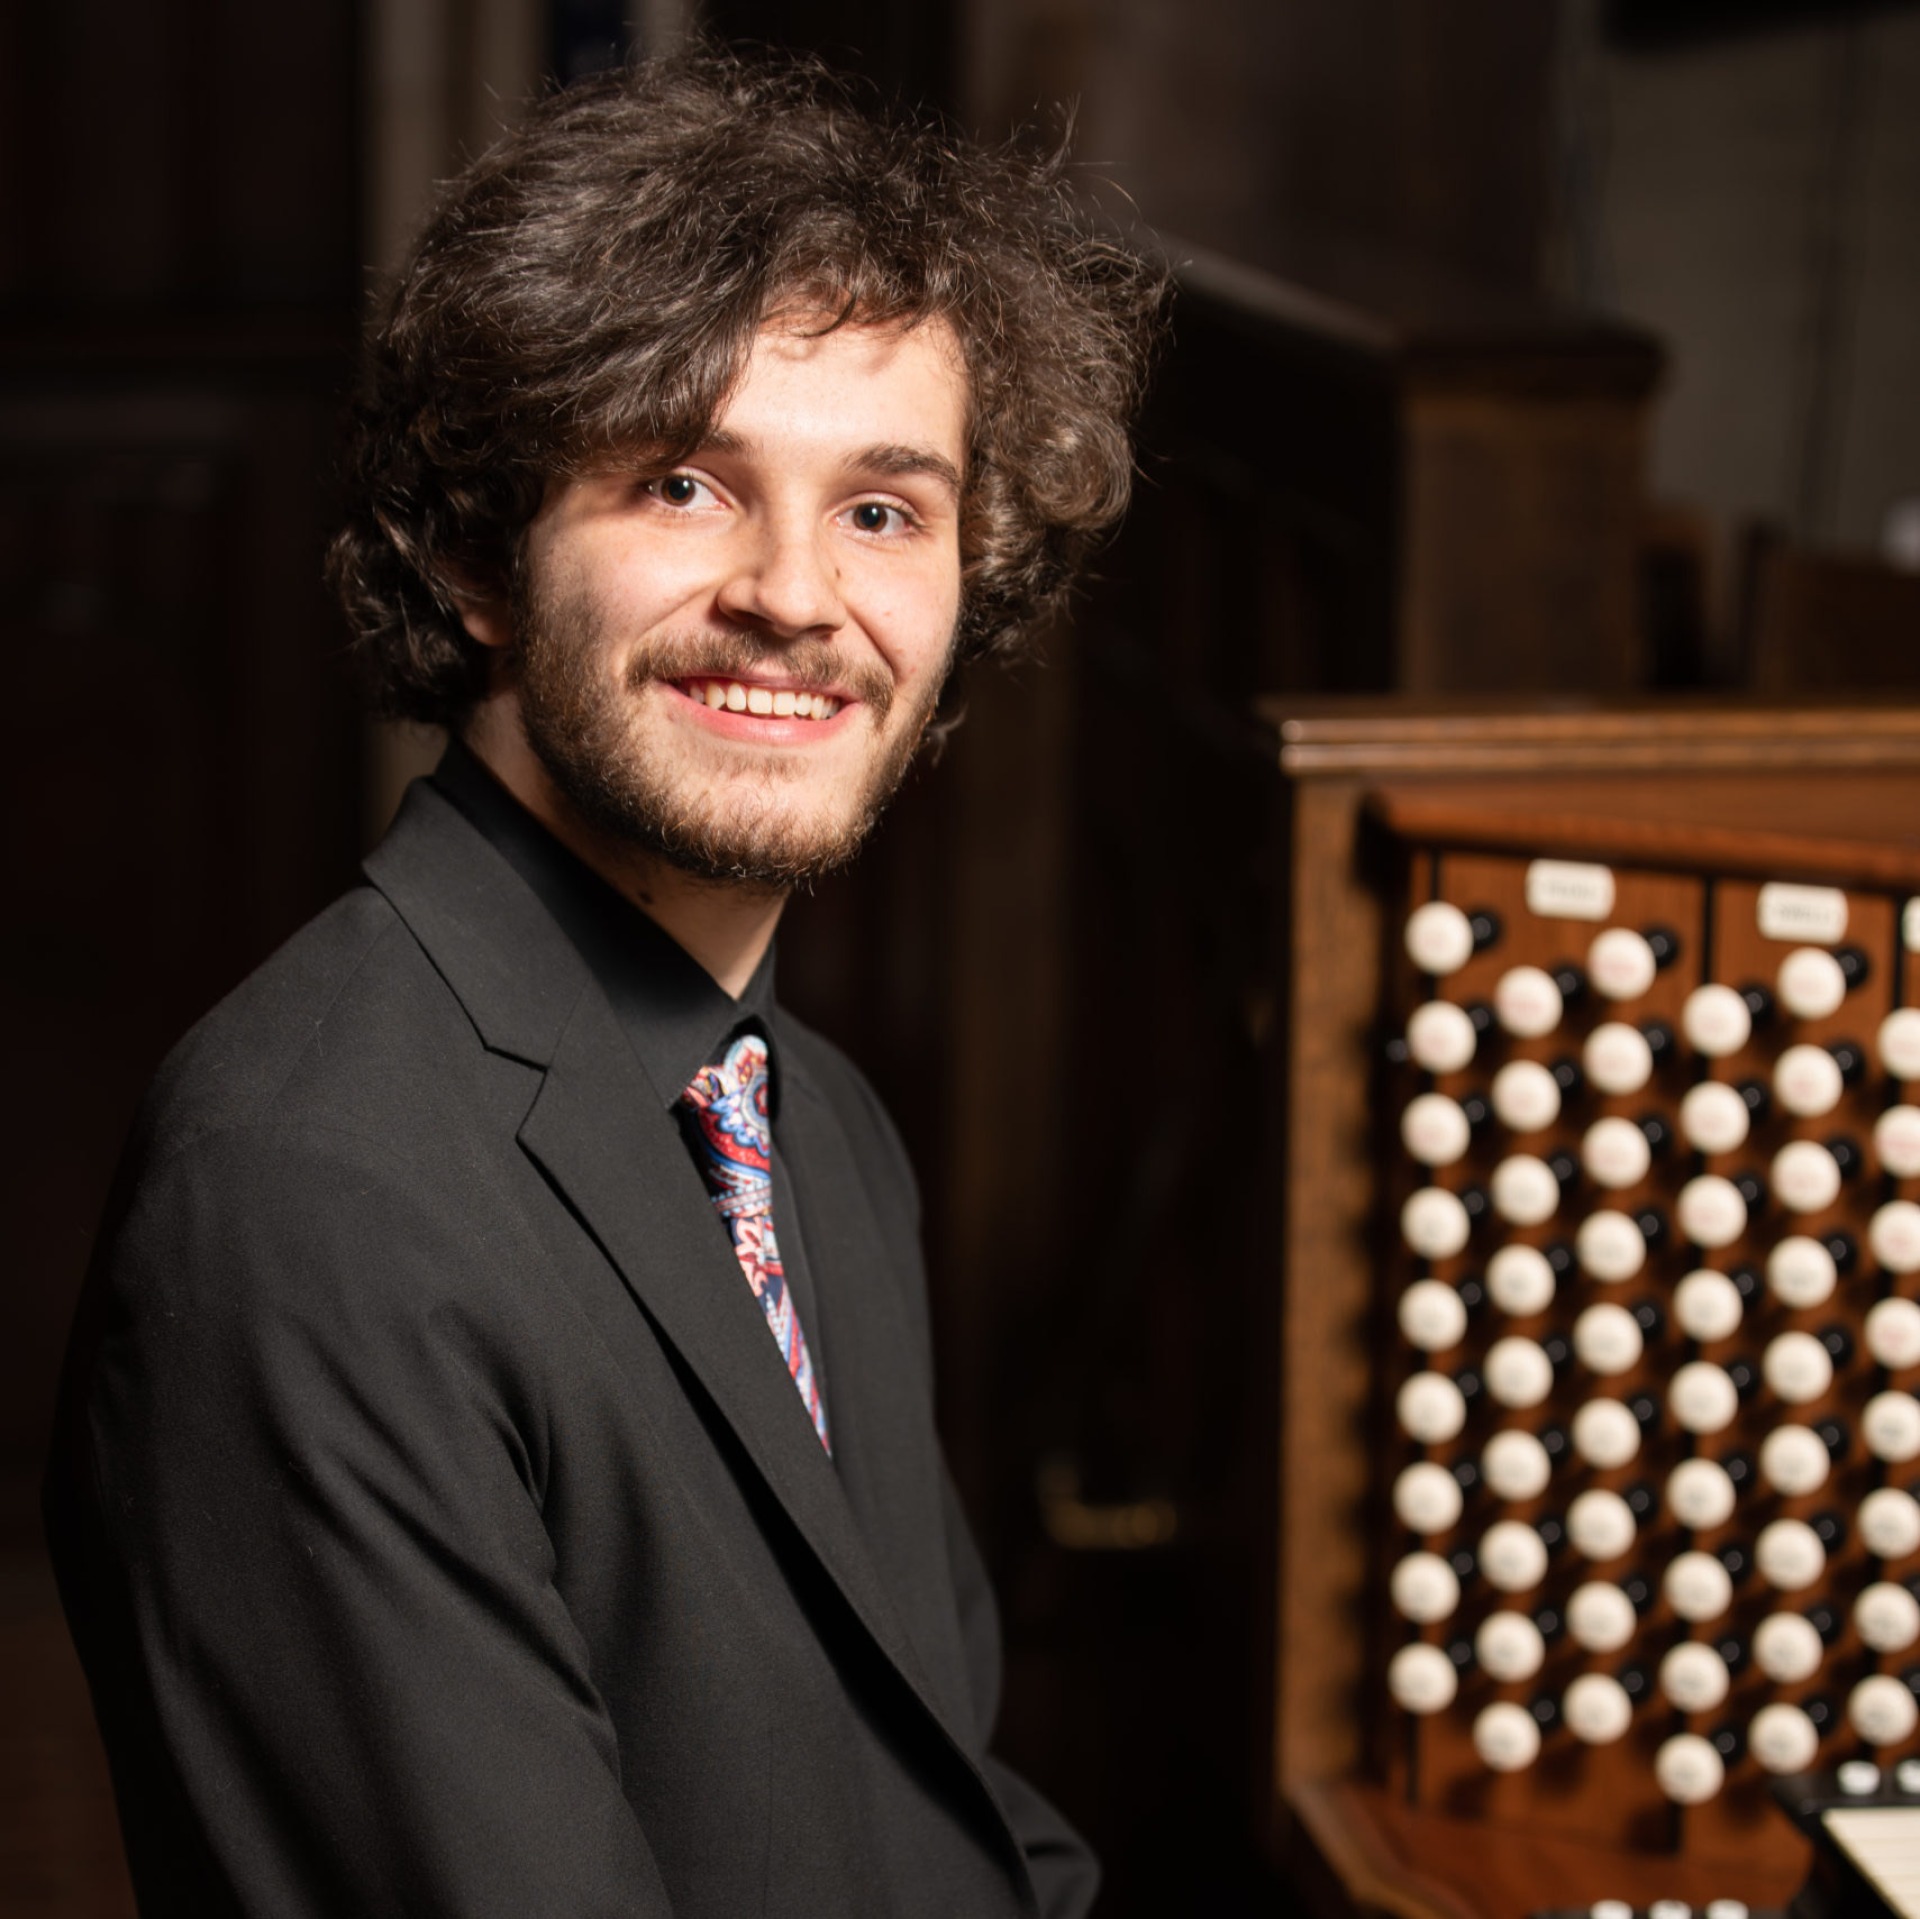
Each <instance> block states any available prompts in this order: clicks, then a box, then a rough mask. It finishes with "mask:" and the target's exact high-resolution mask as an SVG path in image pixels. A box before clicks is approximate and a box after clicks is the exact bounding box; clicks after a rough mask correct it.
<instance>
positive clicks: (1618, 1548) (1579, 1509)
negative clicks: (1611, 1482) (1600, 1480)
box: [1567, 1486, 1640, 1562]
mask: <svg viewBox="0 0 1920 1919" xmlns="http://www.w3.org/2000/svg"><path fill="white" fill-rule="evenodd" d="M1639 1530H1640V1528H1639V1524H1638V1522H1637V1521H1636V1520H1635V1519H1634V1516H1633V1508H1632V1507H1631V1506H1629V1505H1628V1504H1627V1502H1626V1501H1625V1500H1624V1499H1622V1498H1621V1497H1620V1495H1619V1494H1618V1493H1616V1492H1609V1491H1608V1490H1607V1489H1606V1488H1605V1487H1604V1486H1590V1487H1589V1488H1588V1489H1587V1490H1586V1491H1585V1492H1583V1493H1582V1494H1581V1495H1580V1496H1579V1497H1578V1498H1577V1499H1575V1500H1574V1502H1573V1503H1572V1505H1570V1506H1569V1507H1568V1508H1567V1537H1568V1538H1569V1539H1570V1540H1571V1541H1572V1542H1573V1548H1574V1551H1576V1552H1578V1553H1582V1554H1584V1555H1585V1556H1586V1557H1587V1558H1588V1559H1591V1560H1594V1561H1596V1562H1601V1561H1605V1560H1609V1559H1618V1558H1619V1557H1620V1555H1621V1554H1622V1553H1624V1552H1628V1551H1631V1550H1632V1547H1633V1542H1634V1539H1635V1537H1636V1535H1637V1534H1638V1533H1639Z"/></svg>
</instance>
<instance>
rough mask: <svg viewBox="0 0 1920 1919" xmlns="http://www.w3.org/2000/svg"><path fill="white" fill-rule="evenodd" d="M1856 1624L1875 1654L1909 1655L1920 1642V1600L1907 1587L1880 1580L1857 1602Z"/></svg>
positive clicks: (1862, 1637)
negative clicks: (1910, 1647)
mask: <svg viewBox="0 0 1920 1919" xmlns="http://www.w3.org/2000/svg"><path fill="white" fill-rule="evenodd" d="M1853 1623H1854V1625H1855V1626H1856V1627H1858V1628H1859V1632H1860V1637H1861V1639H1862V1640H1864V1641H1865V1643H1866V1645H1867V1646H1868V1648H1869V1649H1870V1650H1871V1651H1873V1652H1877V1653H1896V1652H1905V1651H1906V1650H1907V1648H1908V1647H1909V1646H1911V1645H1912V1644H1913V1642H1914V1641H1915V1640H1916V1639H1920V1600H1916V1599H1915V1598H1914V1596H1913V1594H1912V1593H1910V1592H1908V1590H1907V1589H1906V1587H1904V1586H1896V1585H1894V1584H1893V1582H1892V1581H1891V1580H1886V1579H1876V1580H1875V1581H1874V1582H1873V1584H1872V1585H1871V1586H1868V1587H1867V1588H1865V1590H1864V1591H1862V1593H1861V1594H1860V1597H1859V1598H1858V1599H1856V1600H1855V1601H1854V1602H1853Z"/></svg>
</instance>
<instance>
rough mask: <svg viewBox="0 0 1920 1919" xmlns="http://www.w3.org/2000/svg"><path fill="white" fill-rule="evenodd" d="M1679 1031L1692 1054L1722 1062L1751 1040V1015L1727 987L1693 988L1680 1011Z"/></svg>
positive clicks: (1743, 1001) (1743, 1002) (1744, 1002)
mask: <svg viewBox="0 0 1920 1919" xmlns="http://www.w3.org/2000/svg"><path fill="white" fill-rule="evenodd" d="M1680 1030H1681V1031H1682V1032H1683V1033H1684V1034H1685V1035H1686V1036H1687V1044H1688V1045H1689V1046H1691V1047H1692V1048H1693V1050H1694V1051H1695V1052H1696V1053H1704V1054H1705V1055H1706V1056H1707V1058H1709V1059H1725V1058H1726V1057H1727V1056H1728V1054H1730V1053H1737V1052H1739V1050H1740V1049H1741V1047H1743V1046H1744V1045H1746V1043H1747V1041H1748V1040H1749V1039H1751V1038H1752V1037H1753V1015H1752V1014H1751V1013H1750V1012H1748V1011H1747V1002H1746V1001H1745V1000H1743V999H1742V998H1741V997H1740V995H1739V994H1738V993H1736V992H1735V991H1734V990H1733V988H1732V987H1731V986H1696V987H1695V988H1694V989H1693V991H1692V992H1691V993H1689V994H1688V995H1687V999H1686V1004H1685V1005H1684V1006H1682V1007H1681V1009H1680Z"/></svg>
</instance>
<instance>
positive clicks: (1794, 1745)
mask: <svg viewBox="0 0 1920 1919" xmlns="http://www.w3.org/2000/svg"><path fill="white" fill-rule="evenodd" d="M1747 1750H1748V1751H1749V1752H1750V1753H1752V1754H1753V1756H1754V1759H1755V1761H1756V1763H1757V1764H1758V1765H1759V1766H1760V1769H1761V1770H1762V1771H1763V1772H1772V1773H1788V1772H1810V1771H1811V1770H1812V1769H1813V1762H1814V1760H1815V1759H1816V1758H1818V1757H1819V1753H1820V1731H1819V1728H1818V1727H1817V1726H1815V1725H1814V1723H1813V1721H1812V1720H1811V1719H1809V1718H1808V1717H1807V1715H1806V1714H1805V1713H1804V1712H1803V1711H1802V1710H1801V1709H1800V1708H1799V1707H1798V1706H1794V1705H1789V1704H1788V1703H1787V1702H1786V1701H1785V1700H1780V1699H1776V1700H1775V1701H1774V1702H1773V1704H1772V1705H1770V1706H1762V1707H1761V1708H1760V1710H1759V1711H1758V1712H1757V1713H1755V1714H1754V1715H1753V1720H1752V1723H1751V1724H1750V1725H1749V1726H1748V1727H1747Z"/></svg>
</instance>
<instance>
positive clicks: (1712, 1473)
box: [1667, 1459, 1735, 1532]
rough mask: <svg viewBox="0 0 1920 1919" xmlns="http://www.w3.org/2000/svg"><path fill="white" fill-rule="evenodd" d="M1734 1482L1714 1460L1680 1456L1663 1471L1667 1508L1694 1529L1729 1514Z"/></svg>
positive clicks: (1703, 1529) (1705, 1528) (1706, 1526)
mask: <svg viewBox="0 0 1920 1919" xmlns="http://www.w3.org/2000/svg"><path fill="white" fill-rule="evenodd" d="M1734 1498H1735V1494H1734V1484H1733V1481H1732V1479H1731V1478H1729V1477H1728V1474H1727V1469H1726V1468H1725V1467H1724V1466H1722V1465H1721V1464H1720V1463H1719V1462H1718V1461H1717V1460H1712V1459H1683V1460H1682V1461H1681V1462H1680V1464H1679V1465H1677V1466H1676V1467H1675V1468H1674V1469H1673V1471H1672V1472H1670V1473H1669V1474H1668V1475H1667V1510H1668V1511H1669V1512H1670V1513H1672V1514H1673V1516H1674V1518H1676V1519H1677V1520H1679V1522H1680V1523H1681V1525H1683V1526H1690V1527H1692V1528H1693V1530H1694V1531H1696V1532H1706V1531H1708V1530H1709V1529H1710V1528H1712V1527H1714V1526H1724V1525H1725V1524H1726V1523H1727V1521H1728V1520H1729V1519H1731V1518H1732V1517H1733V1508H1734Z"/></svg>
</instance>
